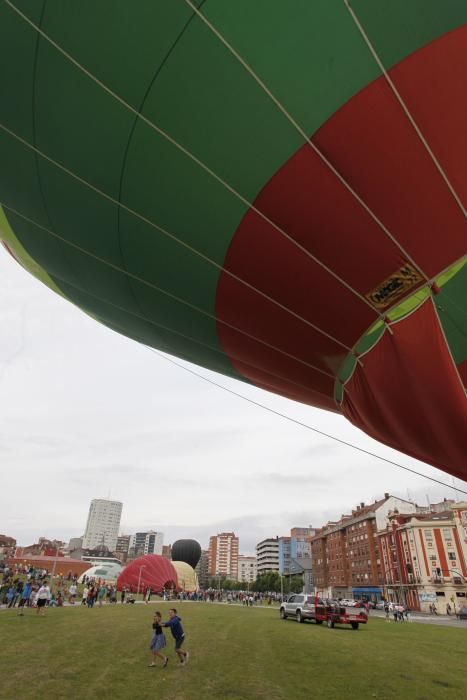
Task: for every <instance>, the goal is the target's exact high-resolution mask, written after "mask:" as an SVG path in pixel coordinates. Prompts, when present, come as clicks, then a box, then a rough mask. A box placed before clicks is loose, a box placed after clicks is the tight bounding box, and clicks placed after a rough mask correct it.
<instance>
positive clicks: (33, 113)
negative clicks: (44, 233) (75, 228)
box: [31, 0, 73, 275]
mask: <svg viewBox="0 0 467 700" xmlns="http://www.w3.org/2000/svg"><path fill="white" fill-rule="evenodd" d="M46 5H47V0H43V2H42V9H41V14H40V18H39V26H42V22H43V20H44V15H45V8H46ZM40 40H41V34H40V33H37V38H36V46H35V49H34V65H33V80H32V94H31V122H32V139H33V145H34V147H35V148H36V147H37V129H36V109H35V104H36V95H37V91H36V84H37V65H38V60H39V43H40ZM33 152H34V162H35V165H36V176H37V185H38V188H39V192H40V198H41V200H42V206H43V207H44V212H45V215H46V217H47V220H48V222H49V225H50V227H51V228H54V224H53V222H52V217H51V215H50V211H49V208H48V206H47V200H46V198H45V194H44V188H43V184H42V177H41V172H40V167H39V158H38V154H37V153H36V151H33ZM58 250H59V251H60V255H61V256H62V258H63V260H64V261H65V265H66V266H67V267H68V268H69V270H70V272H71V273H72V275H73V267H72V265H71V264H70V261H69V260H68V258H67V256H66V255H65V251H64V250H63V248H62V246H61V245H60V244H59V245H58Z"/></svg>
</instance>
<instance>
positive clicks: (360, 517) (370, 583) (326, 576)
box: [311, 493, 416, 598]
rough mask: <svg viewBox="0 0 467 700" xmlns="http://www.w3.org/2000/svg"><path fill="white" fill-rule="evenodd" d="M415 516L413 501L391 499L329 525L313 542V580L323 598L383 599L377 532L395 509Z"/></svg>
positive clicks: (318, 533)
mask: <svg viewBox="0 0 467 700" xmlns="http://www.w3.org/2000/svg"><path fill="white" fill-rule="evenodd" d="M395 509H396V510H398V511H399V512H403V513H414V512H415V511H416V506H415V504H414V503H411V502H410V501H404V500H403V499H400V498H396V497H394V496H390V495H389V494H388V493H386V494H385V495H384V498H383V499H381V500H379V501H375V502H374V503H372V504H369V505H366V504H365V503H363V502H362V503H360V504H359V505H358V506H357V507H356V508H355V509H354V510H352V512H351V514H350V515H342V516H341V518H340V519H339V520H338V521H336V522H329V523H327V524H326V525H325V526H324V527H323V528H321V529H320V530H318V531H317V533H316V535H315V536H314V537H312V539H311V551H312V560H313V577H314V584H315V586H316V588H317V589H318V590H319V591H321V592H322V593H323V595H326V596H330V597H336V598H337V597H342V598H379V597H381V595H382V594H383V575H382V568H381V559H380V551H379V547H378V542H377V539H376V533H377V532H378V531H379V530H381V529H383V528H385V527H386V523H387V516H388V514H389V513H390V512H392V511H393V510H395Z"/></svg>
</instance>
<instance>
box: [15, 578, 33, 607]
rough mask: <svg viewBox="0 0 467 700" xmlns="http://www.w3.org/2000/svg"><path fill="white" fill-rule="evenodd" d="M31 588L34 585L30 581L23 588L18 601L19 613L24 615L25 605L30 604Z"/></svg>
mask: <svg viewBox="0 0 467 700" xmlns="http://www.w3.org/2000/svg"><path fill="white" fill-rule="evenodd" d="M31 590H32V585H31V584H30V583H29V581H28V582H27V583H26V585H25V586H24V588H23V590H22V593H21V598H20V601H19V603H18V615H24V607H25V606H27V605H29V596H30V595H31Z"/></svg>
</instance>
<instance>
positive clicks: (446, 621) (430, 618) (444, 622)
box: [370, 610, 467, 629]
mask: <svg viewBox="0 0 467 700" xmlns="http://www.w3.org/2000/svg"><path fill="white" fill-rule="evenodd" d="M370 617H380V618H383V619H384V618H385V617H386V615H385V613H384V612H382V611H380V610H372V611H371V613H370ZM410 617H411V620H412V622H418V623H420V624H422V625H437V626H438V627H461V628H464V629H467V620H458V619H457V618H456V617H454V615H427V614H425V613H410ZM390 619H391V623H394V618H393V616H392V614H391V615H390ZM395 624H398V625H399V624H402V625H405V624H406V623H405V622H397V623H395Z"/></svg>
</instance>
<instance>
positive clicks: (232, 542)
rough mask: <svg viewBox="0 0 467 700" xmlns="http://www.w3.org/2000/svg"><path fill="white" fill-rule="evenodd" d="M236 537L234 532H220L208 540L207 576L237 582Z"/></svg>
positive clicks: (237, 544) (237, 543)
mask: <svg viewBox="0 0 467 700" xmlns="http://www.w3.org/2000/svg"><path fill="white" fill-rule="evenodd" d="M238 546H239V542H238V537H237V536H236V535H235V533H234V532H221V533H220V534H217V535H213V536H212V537H210V538H209V567H208V574H209V576H226V577H227V578H230V579H234V580H237V576H238Z"/></svg>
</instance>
